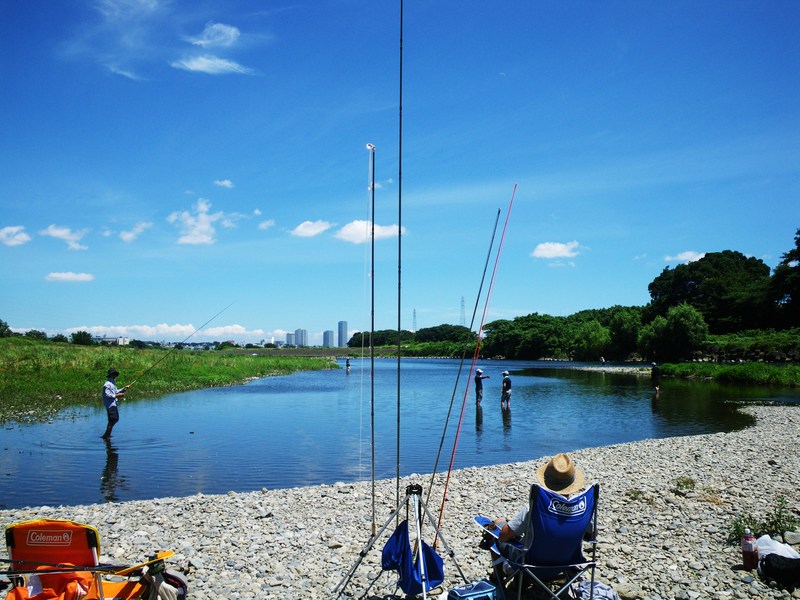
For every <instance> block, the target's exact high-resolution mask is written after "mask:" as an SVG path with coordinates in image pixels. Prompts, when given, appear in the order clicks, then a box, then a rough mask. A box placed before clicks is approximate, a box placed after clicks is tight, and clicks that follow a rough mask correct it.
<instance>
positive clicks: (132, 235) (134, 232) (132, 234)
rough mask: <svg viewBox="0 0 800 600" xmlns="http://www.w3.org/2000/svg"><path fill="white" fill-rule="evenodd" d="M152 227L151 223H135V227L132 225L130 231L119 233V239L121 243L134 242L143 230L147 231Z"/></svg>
mask: <svg viewBox="0 0 800 600" xmlns="http://www.w3.org/2000/svg"><path fill="white" fill-rule="evenodd" d="M152 226H153V224H152V223H148V222H146V221H142V222H141V223H137V224H136V225H134V226H133V229H131V230H130V231H122V232H120V234H119V238H120V239H121V240H122V241H123V242H127V243H130V242H132V241H134V240H135V239H136V238H138V237H139V236H140V235H141V234H142V233H143V232H144V231H145V230H147V229H149V228H150V227H152Z"/></svg>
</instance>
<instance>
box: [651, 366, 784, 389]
mask: <svg viewBox="0 0 800 600" xmlns="http://www.w3.org/2000/svg"><path fill="white" fill-rule="evenodd" d="M662 372H663V374H664V375H666V376H669V377H683V378H689V379H714V380H715V381H719V382H721V383H737V384H753V385H771V386H782V387H800V365H796V364H772V363H762V362H745V363H737V364H718V363H678V364H665V365H662Z"/></svg>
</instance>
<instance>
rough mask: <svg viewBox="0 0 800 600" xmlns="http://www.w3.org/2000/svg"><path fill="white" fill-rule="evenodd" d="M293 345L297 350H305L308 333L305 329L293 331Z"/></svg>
mask: <svg viewBox="0 0 800 600" xmlns="http://www.w3.org/2000/svg"><path fill="white" fill-rule="evenodd" d="M294 345H295V346H297V347H298V348H306V347H307V346H308V331H306V330H305V329H295V330H294Z"/></svg>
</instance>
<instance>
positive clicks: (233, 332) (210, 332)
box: [203, 324, 264, 339]
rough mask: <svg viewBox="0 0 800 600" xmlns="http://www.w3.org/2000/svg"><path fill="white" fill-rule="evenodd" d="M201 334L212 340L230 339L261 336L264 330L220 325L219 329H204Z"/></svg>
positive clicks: (235, 325) (236, 325) (234, 325)
mask: <svg viewBox="0 0 800 600" xmlns="http://www.w3.org/2000/svg"><path fill="white" fill-rule="evenodd" d="M203 332H204V333H205V335H206V336H211V337H213V338H220V339H221V338H223V337H227V338H232V337H235V336H253V335H255V336H263V335H264V330H263V329H247V327H244V326H242V325H238V324H233V325H222V326H220V327H209V328H208V329H204V330H203Z"/></svg>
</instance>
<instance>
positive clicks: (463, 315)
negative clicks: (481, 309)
mask: <svg viewBox="0 0 800 600" xmlns="http://www.w3.org/2000/svg"><path fill="white" fill-rule="evenodd" d="M466 324H467V313H466V312H465V311H464V296H461V323H460V325H461V326H462V327H464V326H465V325H466Z"/></svg>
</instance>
